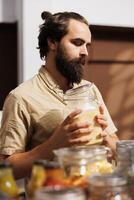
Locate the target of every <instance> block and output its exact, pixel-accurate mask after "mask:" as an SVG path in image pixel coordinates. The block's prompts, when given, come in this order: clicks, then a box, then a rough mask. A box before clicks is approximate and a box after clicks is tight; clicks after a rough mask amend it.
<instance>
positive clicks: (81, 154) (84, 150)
mask: <svg viewBox="0 0 134 200" xmlns="http://www.w3.org/2000/svg"><path fill="white" fill-rule="evenodd" d="M54 153H55V154H56V156H58V157H59V158H60V157H61V158H64V159H65V158H70V159H69V160H70V161H71V159H73V158H75V159H81V158H82V159H91V158H92V159H94V158H95V156H97V155H106V154H107V150H106V148H104V147H103V146H99V145H94V146H77V147H76V146H75V147H65V148H60V149H57V150H54Z"/></svg>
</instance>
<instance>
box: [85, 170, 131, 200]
mask: <svg viewBox="0 0 134 200" xmlns="http://www.w3.org/2000/svg"><path fill="white" fill-rule="evenodd" d="M118 199H119V200H132V198H131V196H130V194H129V190H128V187H127V178H126V177H123V176H122V177H121V176H117V174H111V175H110V174H107V175H101V176H98V175H96V176H92V177H90V179H89V200H118Z"/></svg>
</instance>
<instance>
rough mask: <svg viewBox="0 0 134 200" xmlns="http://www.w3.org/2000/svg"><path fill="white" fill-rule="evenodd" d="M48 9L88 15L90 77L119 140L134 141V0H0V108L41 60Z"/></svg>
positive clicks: (37, 66)
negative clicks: (40, 39)
mask: <svg viewBox="0 0 134 200" xmlns="http://www.w3.org/2000/svg"><path fill="white" fill-rule="evenodd" d="M44 10H48V11H50V12H52V13H55V12H59V11H75V12H79V13H80V14H82V15H83V16H85V17H86V18H87V19H88V21H89V23H90V28H91V31H92V45H91V49H90V52H89V58H88V62H87V66H86V69H85V79H87V80H90V81H92V82H94V83H95V84H96V85H97V86H98V88H99V89H100V91H101V93H102V95H103V98H104V101H105V103H106V105H107V107H108V109H109V111H110V113H111V116H112V118H113V120H114V122H115V124H116V126H117V128H118V136H119V138H120V139H134V78H133V77H134V0H112V1H111V0H99V1H98V0H73V1H72V0H0V109H1V110H2V107H3V103H4V100H5V97H6V95H7V94H8V93H9V91H10V90H12V89H13V88H15V87H16V86H17V85H18V84H20V83H21V82H23V81H25V80H27V79H29V78H31V77H32V76H33V75H35V74H36V73H37V72H38V69H39V68H40V65H41V64H42V61H41V60H40V57H39V53H38V50H37V46H38V40H37V37H38V31H39V25H40V24H41V23H42V20H41V17H40V15H41V12H42V11H44Z"/></svg>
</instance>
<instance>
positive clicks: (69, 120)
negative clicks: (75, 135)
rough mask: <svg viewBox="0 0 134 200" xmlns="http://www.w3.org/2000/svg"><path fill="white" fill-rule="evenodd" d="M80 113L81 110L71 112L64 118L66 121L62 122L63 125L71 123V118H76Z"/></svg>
mask: <svg viewBox="0 0 134 200" xmlns="http://www.w3.org/2000/svg"><path fill="white" fill-rule="evenodd" d="M81 112H82V110H81V109H77V110H75V111H73V112H71V113H70V114H69V115H68V116H67V117H66V119H65V120H64V121H63V124H67V123H69V122H71V121H72V120H73V118H74V117H76V116H77V115H79V114H80V113H81Z"/></svg>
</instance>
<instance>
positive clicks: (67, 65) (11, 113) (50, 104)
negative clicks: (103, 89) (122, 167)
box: [0, 12, 118, 178]
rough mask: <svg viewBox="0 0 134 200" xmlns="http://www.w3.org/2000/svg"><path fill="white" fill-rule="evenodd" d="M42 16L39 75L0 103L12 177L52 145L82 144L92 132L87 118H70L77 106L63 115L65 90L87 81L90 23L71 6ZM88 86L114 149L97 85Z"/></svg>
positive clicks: (48, 153) (4, 154)
mask: <svg viewBox="0 0 134 200" xmlns="http://www.w3.org/2000/svg"><path fill="white" fill-rule="evenodd" d="M42 19H43V20H44V23H43V24H42V25H41V26H40V32H39V36H38V49H39V52H40V57H41V59H42V60H43V62H44V63H43V65H42V66H41V68H40V70H39V73H38V74H37V75H35V76H34V77H33V78H32V79H30V80H28V81H26V82H24V83H22V84H21V85H19V86H18V87H17V88H15V89H14V90H13V91H11V92H10V93H9V95H8V96H7V98H6V100H5V103H4V107H3V118H2V125H1V130H0V138H1V140H0V155H1V156H0V157H1V159H5V160H8V161H10V162H11V163H12V166H13V169H14V174H15V176H16V178H23V177H27V176H28V175H29V174H30V171H31V167H32V164H33V161H35V160H38V159H52V158H53V150H54V149H58V148H61V147H70V146H73V145H79V144H80V145H83V144H86V143H87V142H89V138H90V137H89V135H90V132H91V127H90V126H91V125H90V123H88V122H83V123H78V122H74V121H73V118H74V117H76V116H77V115H78V114H79V113H80V112H81V110H75V111H74V112H72V113H71V114H69V116H68V117H66V119H63V111H64V109H65V106H66V104H65V101H64V95H65V93H66V91H68V90H69V89H72V88H77V87H79V86H82V85H85V84H88V83H90V82H88V81H86V80H83V70H84V67H86V66H85V62H86V58H87V56H88V48H89V47H90V45H91V32H90V29H89V24H88V22H87V20H86V19H85V18H84V17H83V16H81V15H80V14H78V13H74V12H61V13H56V14H51V13H49V12H43V13H42ZM91 90H92V93H94V94H95V96H96V98H97V99H98V100H99V101H100V102H101V112H100V115H98V116H96V120H97V122H98V123H99V124H100V126H101V127H102V133H101V135H102V137H103V142H105V144H106V145H108V146H110V147H111V148H112V150H113V151H115V143H116V141H117V140H118V138H117V136H116V134H115V132H116V131H117V129H116V127H115V126H114V124H113V122H112V119H111V117H110V115H109V113H108V111H107V108H106V106H105V104H104V102H103V99H102V96H101V94H100V92H99V90H98V89H97V87H96V86H95V85H93V87H92V89H91ZM81 133H82V134H81ZM83 133H84V136H83ZM76 136H77V137H76Z"/></svg>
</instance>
